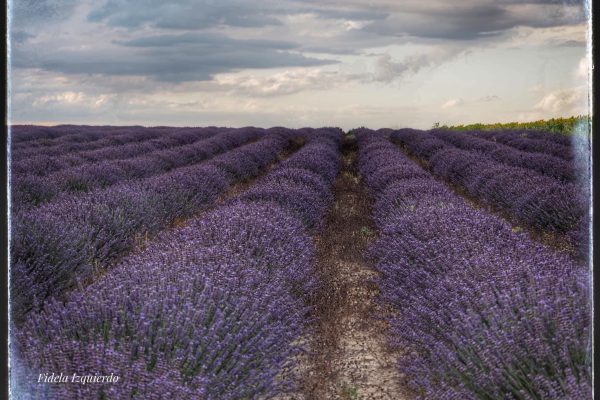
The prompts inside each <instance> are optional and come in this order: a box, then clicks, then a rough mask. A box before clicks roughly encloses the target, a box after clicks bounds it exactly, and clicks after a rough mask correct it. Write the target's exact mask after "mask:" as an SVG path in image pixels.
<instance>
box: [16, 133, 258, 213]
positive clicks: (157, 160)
mask: <svg viewBox="0 0 600 400" xmlns="http://www.w3.org/2000/svg"><path fill="white" fill-rule="evenodd" d="M263 134H264V132H262V131H258V130H256V131H247V130H233V131H225V132H223V133H220V134H218V135H216V136H212V137H208V138H207V139H204V140H201V138H191V139H192V140H191V143H189V144H183V145H179V146H175V147H170V148H166V149H162V150H156V151H152V152H150V153H146V154H143V155H139V156H137V157H132V158H128V159H123V160H104V161H100V162H88V163H85V164H83V165H80V166H77V167H74V168H67V169H63V170H60V171H57V172H55V173H53V174H50V175H48V176H37V175H31V174H21V175H17V176H16V177H14V178H13V182H12V196H13V203H14V205H15V207H16V208H21V207H27V206H36V205H39V204H41V203H44V202H48V201H50V200H52V199H54V198H55V197H56V196H59V195H60V194H63V193H68V192H89V191H92V190H94V189H97V188H103V187H107V186H110V185H114V184H116V183H119V182H124V181H127V180H130V179H141V178H147V177H150V176H153V175H157V174H160V173H165V172H167V171H170V170H172V169H174V168H179V167H183V166H186V165H192V164H195V163H198V162H200V161H203V160H205V159H208V158H210V157H212V156H213V155H215V154H219V153H222V152H223V151H226V150H229V149H231V148H233V147H236V146H239V145H242V144H244V143H247V142H249V141H252V140H256V139H258V138H259V137H261V136H262V135H263ZM194 139H199V140H194ZM188 140H189V137H188ZM140 146H143V144H140ZM123 147H125V146H123Z"/></svg>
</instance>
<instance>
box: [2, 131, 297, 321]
mask: <svg viewBox="0 0 600 400" xmlns="http://www.w3.org/2000/svg"><path fill="white" fill-rule="evenodd" d="M232 135H235V133H230V134H229V133H228V134H223V136H221V135H219V136H217V137H216V138H215V139H217V138H218V137H223V142H222V143H220V144H219V145H215V146H213V148H210V149H207V151H206V152H202V153H201V154H207V152H208V151H212V152H213V154H215V153H221V152H223V151H225V152H224V153H223V154H221V155H218V156H216V157H214V158H212V159H211V160H208V161H206V162H201V163H198V164H194V165H191V166H188V167H183V168H177V169H174V170H173V171H170V172H167V173H164V174H160V175H155V176H152V177H150V178H146V179H139V180H132V181H126V182H122V183H119V184H116V185H112V186H109V187H107V188H104V189H98V190H94V191H92V192H89V193H84V194H80V195H73V194H70V195H62V196H58V197H57V198H56V199H55V200H54V201H52V202H49V203H45V204H43V205H41V206H40V207H37V208H34V209H29V210H17V212H16V213H15V214H14V216H13V224H12V241H11V259H12V263H13V264H12V267H11V287H12V289H13V290H12V291H11V301H12V308H13V316H14V317H15V318H17V319H18V318H20V317H21V316H22V314H23V313H25V312H27V311H28V310H29V309H30V308H31V307H32V306H33V307H35V306H36V303H39V304H41V303H43V301H44V300H45V299H46V298H47V297H48V296H50V295H53V296H59V295H60V294H61V293H62V292H63V291H64V290H65V289H67V288H69V287H72V286H73V284H74V283H75V282H76V280H86V279H89V278H90V277H91V276H94V275H97V274H99V273H100V272H101V271H102V269H103V267H104V266H105V265H106V264H107V263H109V262H111V261H112V260H114V259H115V258H116V257H118V256H119V255H121V254H123V253H124V252H126V251H128V250H129V249H131V248H133V247H134V246H135V243H136V242H137V241H138V240H139V238H141V237H143V236H145V235H148V234H154V233H156V232H158V231H159V230H160V229H162V228H164V227H165V226H167V225H169V224H170V223H172V222H174V221H176V220H178V219H181V218H186V217H189V216H191V215H193V214H195V213H197V212H199V211H202V210H203V209H205V208H207V207H209V206H211V205H212V204H214V203H215V201H216V200H217V198H218V197H219V196H220V195H221V194H222V193H224V191H225V190H226V189H227V188H228V187H229V186H230V185H231V184H232V183H234V182H236V181H239V180H242V179H245V178H250V177H252V176H255V175H256V174H258V173H259V172H260V171H261V170H264V169H265V168H266V167H267V166H268V165H269V164H270V163H271V162H273V161H275V160H276V158H277V155H278V154H279V153H280V152H281V151H283V150H284V148H285V147H286V145H287V143H288V140H287V139H285V138H283V137H282V136H280V135H278V134H268V135H266V136H264V137H263V138H262V139H260V140H258V141H256V142H253V143H250V144H246V145H243V146H240V147H237V146H238V144H239V143H240V142H244V141H246V139H245V136H246V132H244V131H241V132H239V133H238V138H237V139H236V140H231V136H232ZM225 136H227V137H225ZM227 149H230V150H229V151H226V150H227ZM231 149H232V150H231ZM202 158H206V156H203V157H202ZM232 170H237V171H243V174H240V175H232V174H231V173H230V171H232Z"/></svg>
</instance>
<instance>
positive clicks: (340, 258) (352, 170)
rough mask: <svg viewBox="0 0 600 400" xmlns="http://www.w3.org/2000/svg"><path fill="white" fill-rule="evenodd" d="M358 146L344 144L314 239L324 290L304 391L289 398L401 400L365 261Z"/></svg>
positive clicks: (365, 212) (369, 228)
mask: <svg viewBox="0 0 600 400" xmlns="http://www.w3.org/2000/svg"><path fill="white" fill-rule="evenodd" d="M356 153H357V147H356V142H355V141H353V140H352V141H351V140H348V139H346V140H345V141H344V143H343V146H342V154H343V166H342V170H341V172H340V175H339V177H338V179H337V181H336V183H335V186H334V198H335V204H334V206H333V207H332V208H331V209H330V210H329V212H328V214H327V216H326V220H325V225H324V228H323V230H322V231H321V232H320V234H319V235H318V237H317V238H316V244H317V249H318V260H319V261H318V266H317V269H318V272H317V274H318V275H319V278H320V279H321V282H322V283H323V289H322V290H321V291H320V293H319V294H318V295H317V297H316V298H315V300H314V301H315V306H316V310H317V312H316V317H317V318H318V321H319V322H318V323H317V326H316V327H315V333H314V336H313V337H311V338H310V339H309V343H310V347H311V349H312V351H311V354H310V355H309V356H308V358H307V360H306V363H305V368H303V369H304V371H303V375H304V379H303V382H302V393H301V394H300V393H299V394H297V395H293V396H291V397H288V398H294V399H310V400H313V399H314V400H317V399H318V400H321V399H348V400H358V399H394V400H401V399H404V398H406V397H405V396H404V395H403V394H402V392H401V388H400V383H401V377H400V376H399V372H398V371H397V369H396V368H395V363H396V359H397V355H395V354H393V353H391V352H390V351H388V350H387V349H386V341H385V336H384V335H385V333H384V332H385V329H386V325H385V322H384V321H382V320H378V319H376V318H375V316H376V315H380V313H379V310H378V309H377V305H376V303H375V297H376V296H377V293H378V290H377V287H376V285H375V284H374V283H372V282H371V278H373V277H374V276H375V274H376V273H375V271H374V270H372V269H371V268H370V267H369V265H367V263H366V262H365V260H364V253H365V250H366V248H367V246H368V245H369V243H370V242H371V241H372V240H373V239H375V228H374V227H373V225H372V222H371V219H370V207H369V199H368V197H367V195H366V194H365V193H364V190H363V187H362V184H361V182H360V180H359V177H358V172H357V165H356V163H357V160H356V157H357V154H356Z"/></svg>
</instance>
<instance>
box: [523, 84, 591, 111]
mask: <svg viewBox="0 0 600 400" xmlns="http://www.w3.org/2000/svg"><path fill="white" fill-rule="evenodd" d="M585 95H586V90H585V88H583V87H577V88H572V89H565V90H557V91H555V92H551V93H548V94H546V95H545V96H544V97H542V99H541V100H540V101H539V102H538V103H537V104H536V105H535V106H534V109H535V110H538V111H541V112H544V113H552V114H557V113H558V114H564V115H570V114H578V113H582V112H583V111H585V107H586V97H585Z"/></svg>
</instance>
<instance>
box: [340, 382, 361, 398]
mask: <svg viewBox="0 0 600 400" xmlns="http://www.w3.org/2000/svg"><path fill="white" fill-rule="evenodd" d="M342 398H343V399H344V400H360V396H359V395H358V389H357V388H356V387H354V386H349V385H347V384H344V385H343V386H342Z"/></svg>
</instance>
